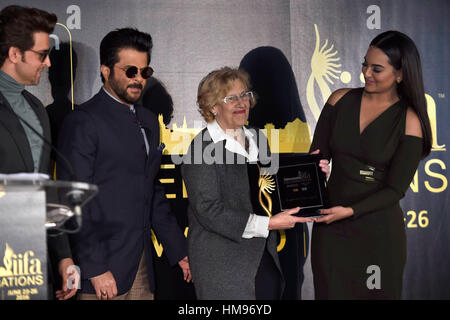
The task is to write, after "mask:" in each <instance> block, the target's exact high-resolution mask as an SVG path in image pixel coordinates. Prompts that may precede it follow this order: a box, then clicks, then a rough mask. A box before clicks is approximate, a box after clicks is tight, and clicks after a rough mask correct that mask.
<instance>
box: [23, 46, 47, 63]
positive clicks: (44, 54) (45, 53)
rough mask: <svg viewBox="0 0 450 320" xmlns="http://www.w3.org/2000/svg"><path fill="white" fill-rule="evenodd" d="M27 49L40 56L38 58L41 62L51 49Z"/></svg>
mask: <svg viewBox="0 0 450 320" xmlns="http://www.w3.org/2000/svg"><path fill="white" fill-rule="evenodd" d="M28 51H31V52H34V53H36V54H38V55H40V56H41V58H40V60H41V62H44V61H45V59H47V57H48V55H49V54H50V52H51V51H52V49H48V50H42V51H36V50H33V49H28Z"/></svg>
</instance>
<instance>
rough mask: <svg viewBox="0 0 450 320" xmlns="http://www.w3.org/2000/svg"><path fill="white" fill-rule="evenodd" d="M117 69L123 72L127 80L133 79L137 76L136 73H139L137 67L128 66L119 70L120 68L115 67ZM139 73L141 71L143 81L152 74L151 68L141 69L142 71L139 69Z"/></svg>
mask: <svg viewBox="0 0 450 320" xmlns="http://www.w3.org/2000/svg"><path fill="white" fill-rule="evenodd" d="M117 68H119V69H122V70H123V71H125V75H126V76H127V77H128V78H130V79H133V78H135V77H136V76H137V74H138V72H139V69H138V67H135V66H130V67H127V68H121V67H117ZM140 71H141V77H142V78H143V79H148V78H150V77H151V76H152V74H153V69H152V68H151V67H145V68H142V69H140Z"/></svg>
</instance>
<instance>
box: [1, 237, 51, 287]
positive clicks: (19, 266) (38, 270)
mask: <svg viewBox="0 0 450 320" xmlns="http://www.w3.org/2000/svg"><path fill="white" fill-rule="evenodd" d="M2 262H3V267H0V288H12V287H28V286H41V285H43V284H44V275H43V273H42V264H41V261H40V260H39V259H38V258H36V257H35V254H34V252H33V251H31V250H28V251H26V252H24V253H17V254H16V253H15V252H14V251H13V249H12V248H11V247H10V246H9V245H8V243H6V249H5V254H4V256H3V261H2Z"/></svg>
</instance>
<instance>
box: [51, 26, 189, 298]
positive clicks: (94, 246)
mask: <svg viewBox="0 0 450 320" xmlns="http://www.w3.org/2000/svg"><path fill="white" fill-rule="evenodd" d="M151 49H152V38H151V36H150V35H149V34H147V33H143V32H140V31H138V30H136V29H131V28H124V29H117V30H114V31H111V32H110V33H108V34H107V35H106V36H105V37H104V38H103V40H102V41H101V43H100V65H101V66H100V71H101V78H102V81H103V83H104V86H103V87H102V88H101V89H100V91H99V92H98V93H97V94H96V95H95V96H94V97H93V98H92V99H90V100H89V101H88V102H86V103H84V104H82V105H80V106H79V107H78V108H77V109H76V110H75V111H74V112H72V113H70V114H69V115H68V116H67V117H66V119H65V120H64V122H63V125H62V127H61V133H60V136H59V148H60V151H61V152H62V153H64V154H65V155H66V157H67V158H68V159H69V160H70V162H71V163H72V165H73V167H74V169H75V173H76V175H77V178H78V180H80V181H85V182H89V183H93V184H96V185H97V186H98V188H99V193H98V195H97V196H96V197H95V198H94V199H93V200H92V201H90V202H89V203H88V204H87V205H86V206H85V207H84V210H83V226H82V229H81V231H80V232H79V233H78V234H75V235H74V237H73V242H72V243H73V244H74V246H73V250H74V256H75V261H76V263H77V264H78V265H79V266H80V268H81V294H80V295H79V298H80V299H99V300H100V299H101V300H107V299H121V300H134V299H139V300H144V299H153V293H154V292H155V281H154V271H153V261H152V251H151V250H152V249H151V247H152V242H151V231H150V230H151V229H153V230H154V231H155V233H156V235H157V237H158V239H160V240H161V241H162V243H163V247H164V254H166V257H167V258H168V260H169V262H170V263H171V264H177V263H178V264H179V266H180V267H181V269H182V271H183V276H184V279H185V280H186V281H188V282H189V281H190V278H191V275H190V270H189V263H188V259H187V248H186V247H187V245H186V239H185V238H184V236H183V234H182V231H181V229H180V228H179V227H178V224H177V222H176V219H175V216H174V215H173V214H172V212H171V208H170V204H169V202H168V201H167V199H166V198H165V192H164V189H163V187H162V185H161V184H160V183H159V181H157V179H156V176H157V173H158V171H159V168H160V164H161V154H162V149H163V148H164V146H163V145H162V144H161V145H160V141H159V125H158V121H157V118H156V115H155V114H153V113H152V112H150V111H149V110H148V109H146V108H144V107H142V106H140V105H136V103H137V101H138V100H139V98H140V96H141V94H142V90H143V88H144V87H145V83H146V80H147V79H148V78H149V77H150V76H151V75H152V73H153V70H152V69H151V68H150V67H149V64H150V54H151ZM57 174H58V177H59V178H60V179H64V178H68V177H70V172H69V171H68V170H67V168H64V166H63V165H59V166H57Z"/></svg>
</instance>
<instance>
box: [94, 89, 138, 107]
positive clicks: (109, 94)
mask: <svg viewBox="0 0 450 320" xmlns="http://www.w3.org/2000/svg"><path fill="white" fill-rule="evenodd" d="M102 89H103V90H104V91H105V92H106V94H107V95H108V96H110V97H111V98H113V99H114V100H116V101H117V102H119V103H121V104H123V105H125V106H127V107H128V105H127V104H125V103H123V102H122V101H120V100H119V99H117V98H116V97H114V96H113V95H112V94H111V93H109V92H108V90H106V89H105V87H102ZM129 107H130V110H131V111H133V112H135V109H134V105H130V106H129Z"/></svg>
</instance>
